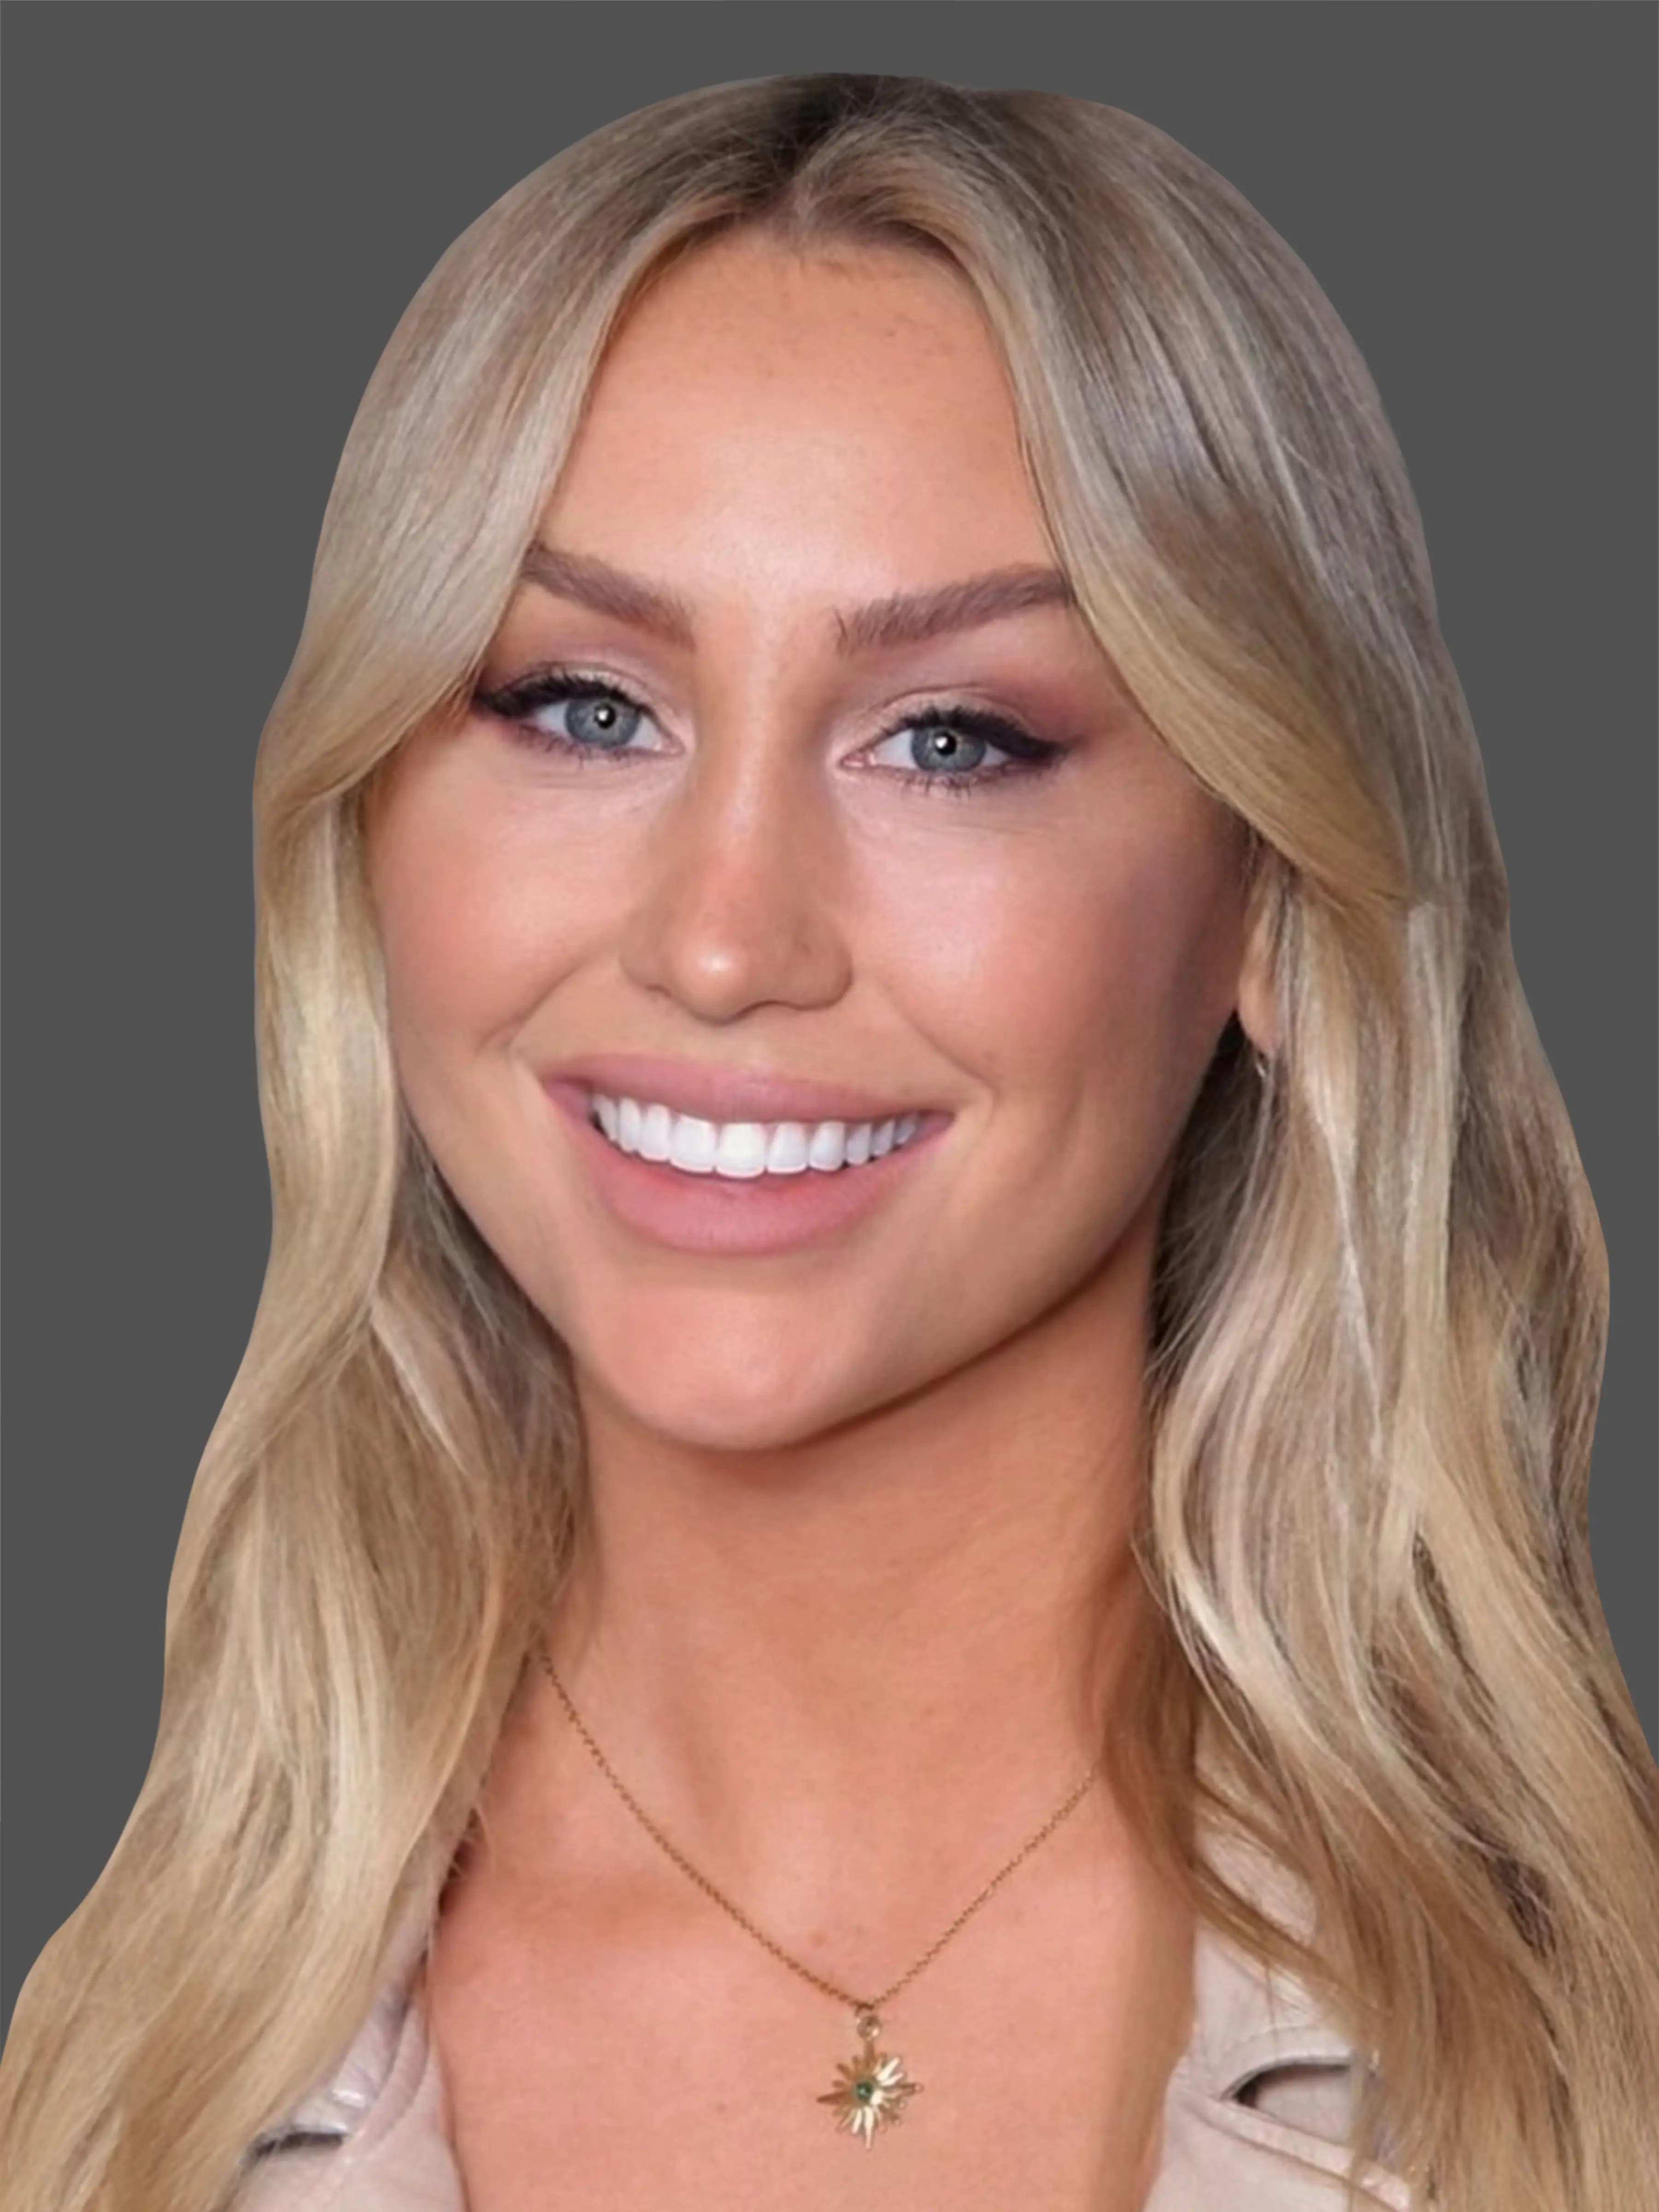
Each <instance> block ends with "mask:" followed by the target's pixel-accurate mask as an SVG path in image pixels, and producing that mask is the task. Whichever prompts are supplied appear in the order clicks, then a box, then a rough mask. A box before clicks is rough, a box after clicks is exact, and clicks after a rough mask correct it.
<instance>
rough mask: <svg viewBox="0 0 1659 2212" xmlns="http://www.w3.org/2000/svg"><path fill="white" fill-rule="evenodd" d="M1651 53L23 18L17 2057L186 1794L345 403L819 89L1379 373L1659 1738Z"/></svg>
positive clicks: (405, 19) (13, 1651) (1436, 9)
mask: <svg viewBox="0 0 1659 2212" xmlns="http://www.w3.org/2000/svg"><path fill="white" fill-rule="evenodd" d="M1655 25H1656V17H1655V15H1654V12H1653V11H1652V10H1651V9H1650V8H1649V7H1647V6H1645V5H1641V4H1620V3H1618V0H1613V3H1610V4H1595V3H1594V0H1593V3H1592V4H1567V5H1556V4H1545V0H1539V4H1521V5H1514V4H1508V3H1507V0H1425V4H1417V5H1398V4H1382V5H1378V4H1373V0H1356V3H1355V4H1339V3H1338V0H1305V3H1304V4H1297V0H1291V4H1280V0H1273V4H1257V3H1256V0H1241V3H1240V4H1236V5H1214V4H1207V0H1193V3H1192V4H1183V0H1150V4H1091V3H1090V0H1062V4H1054V5H1050V4H1043V0H1022V3H1021V4H1012V5H1011V4H1004V3H1003V0H983V4H974V0H967V4H961V3H960V0H958V4H931V0H930V3H929V4H913V5H902V4H899V5H895V4H881V5H866V4H862V0H847V3H846V4H839V5H811V4H799V5H792V4H787V3H781V4H731V5H720V4H715V5H707V4H703V3H702V0H680V4H673V0H670V3H669V4H659V0H637V4H635V0H598V4H592V5H588V4H537V3H536V0H520V4H496V0H489V3H488V4H483V0H467V4H451V3H449V0H431V4H413V5H410V4H404V0H331V4H326V5H315V4H313V5H310V6H300V5H291V4H275V5H273V4H269V0H254V3H253V4H239V5H235V6H223V5H222V6H200V5H196V4H190V0H186V3H185V4H182V5H179V4H150V3H149V0H117V4H113V5H107V4H42V0H29V3H28V4H17V5H13V6H11V7H9V9H7V11H6V18H5V44H6V54H5V61H6V76H5V100H6V114H5V118H4V137H5V156H4V207H5V216H4V252H5V256H6V260H7V266H8V272H9V298H8V300H7V303H6V305H7V315H6V337H7V355H6V362H5V368H6V374H7V380H8V389H7V398H8V400H9V423H8V428H9V437H8V440H7V444H6V451H5V460H6V465H7V468H8V471H9V477H8V489H9V494H10V513H9V527H8V530H7V533H6V538H5V546H4V551H5V582H6V584H7V585H8V586H9V608H8V611H9V617H10V619H9V625H8V635H7V639H6V642H7V645H8V647H9V653H8V655H7V660H6V687H5V693H4V703H5V707H6V708H7V710H8V716H9V720H8V729H9V736H10V739H11V743H10V748H9V761H8V767H9V773H10V781H11V791H10V798H11V802H12V803H11V807H10V810H9V824H8V840H7V851H6V859H7V861H8V863H9V866H8V868H7V872H6V877H5V904H6V915H5V918H6V921H7V922H8V923H9V929H8V931H7V934H6V940H5V942H6V963H5V983H6V986H7V988H8V990H9V1018H10V1032H9V1039H8V1042H9V1046H10V1053H9V1065H8V1075H9V1083H8V1087H7V1096H6V1106H7V1109H8V1112H9V1117H10V1127H9V1134H10V1138H11V1165H12V1168H13V1174H12V1176H11V1178H10V1188H9V1199H10V1219H9V1230H10V1241H9V1251H8V1253H7V1261H8V1263H9V1264H8V1270H7V1278H6V1287H7V1289H8V1290H9V1292H10V1297H9V1304H8V1308H7V1319H8V1321H9V1346H8V1349H9V1353H10V1376H9V1379H10V1383H11V1390H10V1398H9V1406H8V1408H7V1410H8V1413H9V1427H8V1434H7V1439H6V1441H7V1443H8V1444H9V1449H10V1459H9V1475H10V1481H9V1486H8V1488H7V1491H6V1494H5V1506H6V1523H5V1535H6V1538H7V1540H8V1541H7V1542H6V1546H5V1575H6V1580H5V1586H4V1595H5V1606H4V1615H3V1626H4V1645H3V1656H4V1660H5V1667H4V1675H3V1680H4V1693H5V1705H4V1715H3V1717H4V1723H5V1725H4V1745H5V1755H6V1763H5V1769H4V1779H5V1783H6V1796H5V1814H6V1830H5V1832H6V1844H7V1853H6V1862H5V1871H6V1875H7V1881H6V1888H5V1919H4V1938H5V1941H4V1952H3V1960H0V1967H3V1973H0V2000H3V2005H4V2011H5V2016H6V2017H7V2018H9V2014H10V2007H11V2002H12V2000H13V1997H14V1996H15V1990H16V1986H17V1984H18V1983H19V1981H21V1978H22V1976H23V1974H24V1973H25V1972H27V1968H28V1966H30V1965H31V1964H32V1962H33V1959H34V1956H35V1954H36V1952H37V1951H38V1949H39V1948H40V1945H41V1943H42V1942H44V1941H45V1940H46V1936H48V1935H49V1934H50V1933H51V1931H52V1929H54V1928H55V1927H57V1926H58V1923H59V1922H60V1921H61V1920H63V1919H64V1917H65V1916H66V1915H67V1914H68V1913H69V1912H70V1911H71V1910H72V1909H73V1908H74V1906H75V1905H76V1904H77V1903H78V1901H79V1900H80V1899H81V1898H82V1896H83V1895H84V1893H86V1891H87V1889H88V1887H89V1886H90V1884H91V1883H92V1881H94V1878H95V1876H96V1875H97V1874H98V1872H99V1870H100V1868H101V1867H102V1865H103V1864H104V1862H105V1860H106V1857H107V1856H108V1853H109V1851H110V1849H111V1847H112V1844H114V1842H115V1839H116V1838H117V1836H118V1833H119V1832H120V1829H121V1826H122V1824H123V1823H124V1821H125V1819H126V1817H127V1814H128V1812H129V1810H130V1809H131V1804H132V1801H133V1797H134V1796H135V1793H136V1792H137V1789H138V1786H139V1784H140V1782H141V1780H142V1778H143V1772H144V1769H145V1765H146V1763H147V1761H148V1759H149V1751H150V1747H151V1744H152V1741H153V1739H154V1734H155V1717H156V1708H157V1700H158V1697H159V1693H160V1687H161V1627H162V1612H163V1604H164V1599H165V1594H166V1584H167V1573H168V1570H169V1567H170V1565H171V1561H172V1556H173V1547H174V1545H175V1542H176V1540H177V1535H178V1528H179V1516H180V1514H181V1512H182V1510H183V1506H184V1502H185V1493H186V1492H187V1489H188V1487H189V1485H190V1481H191V1476H192V1474H193V1472H194V1470H195V1467H196V1462H197V1457H198V1455H199V1454H200V1452H201V1449H202V1447H203V1445H204V1442H205V1440H206V1437H207V1434H208V1431H209V1429H210V1426H211V1425H212V1423H213V1420H214V1419H215V1417H216V1414H217V1413H218V1411H219V1408H220V1406H221V1404H222V1401H223V1398H224V1395H225V1392H226V1390H227V1389H228V1387H229V1384H230V1382H231V1378H232V1376H233V1374H234V1370H235V1367H236V1364H237V1361H238V1359H239V1358H240V1354H241V1352H242V1349H243V1346H244V1344H245V1342H246V1333H247V1328H248V1325H249V1322H250V1320H251V1318H252V1311H253V1307H254V1303H255V1298H256V1296H257V1293H258V1285H259V1281H260V1278H261V1274H262V1272H263V1267H264V1256H265V1248H266V1241H267V1236H268V1231H269V1213H268V1206H267V1196H266V1187H265V1174H264V1152H263V1149H262V1146H261V1143H260V1137H259V1128H258V1113H257V1105H256V1099H255V1092H254V1075H253V1049H252V986H251V945H252V917H251V893H250V871H249V780H250V774H251V769H252V759H253V750H254V744H255V741H256V739H257V738H258V732H259V728H260V726H261V723H262V721H263V720H264V715H265V714H266V712H267V710H268V709H269V708H270V702H271V700H272V698H273V696H274V695H275V693H276V688H277V685H278V684H279V683H280V681H281V679H282V677H283V671H284V670H285V668H286V666H287V664H288V661H289V656H290V654H291V653H292V651H293V648H294V646H295V641H296V639H297V636H298V632H299V627H300V621H301V612H302V610H303V605H304V600H305V594H306V588H307V580H308V576H309V572H310V564H311V559H312V555H313V550H314V546H315V541H316V533H317V530H318V526H319V521H320V519H321V513H322V507H323V502H324V500H325V495H326V493H327V490H328V486H329V483H330V481H331V476H332V473H333V470H334V467H335V464H336V461H337V458H338V453H339V449H340V445H341V441H342V440H343V437H344V435H345V432H346V428H347V425H348V423H349V420H350V417H351V414H352V411H353V410H354V408H355V407H356V404H357V400H358V398H359V396H360V394H361V392H362V386H363V384H364V381H365V380H366V379H367V377H368V373H369V370H370V369H371V368H372V367H373V365H374V361H375V358H376V356H377V355H378V354H379V352H380V348H381V347H382V345H383V344H384V343H385V342H386V337H388V335H389V334H390V331H391V329H392V324H393V323H394V321H395V320H396V319H397V317H398V314H399V313H400V312H401V311H402V309H403V307H404V305H405V304H406V302H407V301H408V300H409V298H410V295H411V294H412V293H413V291H414V290H415V289H416V285H417V284H418V283H420V281H421V279H422V277H423V276H425V275H426V273H427V271H428V269H429V268H430V267H431V266H432V264H433V263H434V262H435V260H436V258H437V257H438V256H439V254H440V253H441V252H442V250H443V249H444V247H445V246H447V245H448V244H449V242H450V241H451V240H452V239H453V238H454V237H455V236H456V234H458V233H459V231H460V230H461V229H463V228H465V225H466V224H467V223H468V222H471V219H472V218H473V216H476V215H477V214H478V213H479V212H481V211H482V210H483V208H484V207H485V206H486V205H487V204H489V202H491V201H492V200H494V199H495V197H497V196H498V195H499V194H500V193H501V192H502V191H505V190H506V189H507V186H508V185H512V184H513V183H514V182H515V181H516V180H517V179H519V178H520V177H521V176H523V175H524V174H525V173H526V172H527V171H529V170H530V169H532V168H533V167H535V166H536V165H537V164H538V163H539V162H540V161H544V160H545V159H546V158H547V157H548V156H549V155H551V154H552V153H554V152H556V150H557V149H559V148H560V147H562V146H563V145H565V144H567V143H568V142H569V141H570V140H572V139H574V138H576V137H580V136H582V135H584V134H585V133H586V132H587V131H590V130H592V129H594V128H596V127H597V126H598V125H599V124H601V123H603V122H605V121H606V120H608V119H609V118H611V117H614V116H616V115H618V114H621V113H623V112H626V111H628V110H629V109H632V108H635V107H639V106H643V105H645V104H646V103H647V102H648V101H650V100H657V99H660V98H663V97H665V96H666V95H667V94H671V93H673V92H677V91H680V90H683V89H684V88H688V87H690V86H695V85H700V84H708V83H714V82H721V81H724V80H728V79H732V78H737V77H752V76H763V75H767V74H769V73H771V72H773V71H775V70H797V69H819V68H852V69H881V70H897V71H902V72H914V73H916V74H921V75H928V76H942V77H946V78H950V79H953V80H955V81H957V82H963V83H968V84H977V85H1004V86H1006V85H1034V86H1044V87H1049V88H1054V89H1058V90H1062V91H1066V92H1072V93H1076V94H1082V95H1084V96H1085V97H1087V98H1091V99H1095V100H1103V101H1107V102H1109V103H1111V104H1113V105H1115V106H1121V107H1125V108H1127V109H1129V110H1131V111H1132V112H1134V113H1136V114H1139V115H1142V116H1145V117H1146V118H1148V119H1149V120H1151V121H1152V122H1154V123H1157V124H1158V125H1160V126H1161V127H1162V128H1164V130H1166V131H1169V132H1170V133H1171V134H1172V135H1173V136H1174V137H1176V138H1177V139H1180V140H1181V141H1182V142H1183V143H1185V144H1187V145H1188V146H1189V147H1191V148H1192V149H1194V151H1195V152H1196V153H1198V154H1200V155H1201V156H1203V158H1204V159H1206V161H1209V162H1211V163H1212V165H1213V166H1214V167H1216V168H1218V169H1219V170H1220V171H1221V173H1223V174H1224V175H1225V176H1226V177H1228V178H1230V179H1231V180H1232V181H1233V182H1234V183H1236V184H1237V185H1238V186H1239V187H1240V188H1241V189H1242V190H1243V191H1244V192H1245V193H1246V194H1247V195H1248V196H1249V198H1250V199H1252V200H1253V201H1254V202H1255V204H1256V206H1257V207H1259V208H1260V209H1261V210H1262V212H1263V213H1264V214H1265V215H1266V216H1267V217H1268V219H1269V220H1270V221H1271V222H1273V223H1274V224H1275V225H1276V226H1277V227H1278V228H1279V230H1281V231H1282V232H1283V233H1284V234H1285V237H1286V238H1287V239H1288V240H1290V242H1291V245H1292V246H1295V247H1296V249H1297V251H1298V252H1300V253H1301V254H1302V256H1303V258H1304V259H1305V260H1306V261H1307V262H1308V263H1309V264H1310V266H1311V268H1312V269H1313V270H1314V272H1315V274H1316V276H1318V277H1319V279H1320V280H1321V282H1322V283H1323V284H1324V286H1325V288H1326V289H1327V290H1328V293H1329V294H1330V295H1331V297H1332V299H1333V300H1334V302H1335V304H1336V307H1337V308H1338V310H1339V311H1340V313H1342V315H1343V316H1344V317H1345V318H1346V320H1347V322H1348V324H1349V325H1350V327H1351V328H1352V331H1354V334H1355V336H1356V337H1357V338H1358V342H1359V343H1360V345H1361V346H1362V348H1363V349H1364V352H1365V354H1366V356H1367V357H1368V359H1369V360H1370V363H1371V366H1372V368H1373V370H1374V372H1375V374H1376V378H1377V380H1378V382H1379V384H1380V386H1381V387H1382V391H1383V398H1384V401H1385V403H1386V404H1387V406H1388V409H1389V415H1390V416H1391V418H1392V420H1393V422H1394V423H1395V428H1396V430H1397V431H1398V434H1399V435H1400V438H1401V443H1402V445H1403V446H1404V448H1405V452H1406V457H1407V463H1408V464H1409V465H1410V468H1411V471H1412V475H1413V482H1414V483H1415V485H1416V487H1417V489H1418V493H1419V498H1420V500H1421V503H1422V506H1423V509H1424V514H1425V521H1426V526H1427V530H1428V537H1429V544H1430V549H1431V555H1432V557H1433V561H1434V567H1435V573H1436V577H1437V585H1438V590H1439V596H1440V604H1441V611H1442V616H1443V626H1444V629H1445V631H1446V635H1447V636H1448V639H1449V643H1450V646H1451V648H1452V651H1453V653H1454V655H1455V659H1456V661H1457V665H1458V668H1459V671H1460V672H1461V674H1462V678H1463V681H1464V684H1465V687H1466V689H1467V690H1468V696H1469V699H1470V702H1471V705H1472V707H1473V709H1474V718H1475V722H1476V726H1477V728H1478V729H1479V731H1480V737H1481V742H1482V746H1483V749H1484V752H1485V757H1486V764H1487V771H1488V777H1489V781H1490V787H1491V792H1492V805H1493V808H1494V811H1495V812H1496V815H1497V817H1498V829H1499V832H1500V835H1501V836H1502V840H1503V845H1504V854H1505V856H1506V858H1507V860H1508V863H1509V866H1510V877H1511V884H1512V890H1513V897H1514V939H1515V945H1516V955H1517V957H1518V960H1519V963H1520V967H1521V972H1522V976H1523V978H1524V981H1525V983H1526V987H1527V991H1528V997H1529V1000H1530V1001H1531V1004H1532V1006H1533V1009H1534V1014H1535V1016H1536V1018H1537V1021H1538V1025H1539V1029H1540V1030H1541V1034H1542V1036H1543V1039H1544V1042H1545V1045H1546V1047H1547V1050H1548V1053H1549V1055H1550V1059H1551V1061H1552V1064H1553V1066H1554V1068H1555V1071H1556V1073H1557V1075H1558V1076H1559V1079H1560V1082H1561V1085H1562V1088H1563V1090H1564V1091H1565V1094H1566V1099H1567V1103H1568V1106H1569V1109H1570V1110H1571V1115H1572V1118H1573V1122H1574V1126H1575V1127H1576V1129H1577V1135H1578V1139H1579V1143H1580V1146H1581V1148H1582V1151H1583V1157H1584V1161H1585V1164H1586V1167H1587V1169H1588V1170H1589V1177H1590V1181H1591V1183H1592V1185H1593V1187H1594V1188H1595V1194H1596V1198H1597V1201H1598V1204H1599V1206H1600V1208H1601V1217H1602V1221H1603V1224H1604V1226H1605V1229H1606V1232H1607V1242H1608V1244H1609V1247H1610V1249H1611V1252H1612V1262H1613V1294H1614V1295H1613V1340H1612V1345H1611V1348H1610V1350H1609V1353H1608V1358H1607V1378H1606V1386H1605V1392H1604V1396H1603V1401H1602V1411H1601V1424H1600V1427H1599V1430H1598V1432H1597V1442H1596V1453H1595V1483H1594V1490H1593V1495H1594V1516H1593V1524H1594V1525H1593V1534H1594V1542H1595V1562H1596V1569H1597V1573H1598V1576H1599V1577H1600V1586H1601V1594H1602V1597H1603V1601H1604V1603H1605V1606H1606V1609H1607V1616H1608V1619H1609V1622H1610V1625H1611V1626H1612V1628H1613V1634H1614V1637H1615V1639H1616V1641H1617V1644H1618V1647H1619V1650H1620V1654H1621V1656H1622V1659H1623V1662H1624V1667H1625V1672H1626V1677H1627V1679H1628V1680H1629V1682H1630V1685H1631V1688H1632V1694H1633V1695H1634V1697H1635V1699H1636V1701H1637V1704H1638V1707H1639V1708H1640V1710H1641V1711H1642V1714H1643V1717H1644V1723H1645V1725H1646V1728H1647V1730H1648V1734H1649V1737H1650V1741H1652V1740H1654V1739H1655V1736H1656V1721H1659V1665H1656V1659H1659V1652H1656V1623H1655V1602H1654V1600H1655V1590H1656V1549H1659V1547H1656V1534H1659V1495H1656V1484H1655V1468H1656V1453H1655V1443H1656V1438H1655V1419H1654V1415H1655V1406H1654V1391H1653V1372H1654V1368H1653V1353H1654V1344H1655V1319H1656V1316H1655V1291H1656V1269H1655V1235H1654V1225H1655V1196H1656V1192H1655V1164H1654V1146H1653V1141H1652V1140H1653V1132H1654V1127H1655V1107H1656V1030H1655V1020H1654V1007H1655V999H1656V981H1659V977H1656V957H1655V954H1656V933H1655V927H1654V922H1655V915H1654V905H1655V900H1654V891H1655V845H1654V823H1655V801H1656V795H1659V794H1656V752H1655V742H1654V738H1655V686H1654V666H1653V609H1654V601H1655V585H1656V576H1655V556H1654V501H1653V486H1654V479H1655V460H1656V454H1655V433H1654V422H1653V390H1654V376H1655V346H1654V330H1655V315H1654V307H1655V287H1654V276H1653V270H1654V264H1655V246H1656V240H1655V235H1654V232H1655V219H1654V204H1655V196H1654V146H1655V133H1654V118H1653V109H1652V95H1651V86H1652V82H1653V76H1654V63H1655V58H1656V54H1655V46H1656V37H1655Z"/></svg>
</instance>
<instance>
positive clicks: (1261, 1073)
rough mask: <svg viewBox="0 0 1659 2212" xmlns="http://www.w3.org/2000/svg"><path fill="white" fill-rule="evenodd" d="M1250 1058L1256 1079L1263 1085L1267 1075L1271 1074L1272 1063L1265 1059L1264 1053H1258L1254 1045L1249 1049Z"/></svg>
mask: <svg viewBox="0 0 1659 2212" xmlns="http://www.w3.org/2000/svg"><path fill="white" fill-rule="evenodd" d="M1250 1058H1251V1060H1253V1061H1254V1063H1255V1072H1256V1074H1257V1076H1258V1078H1259V1079H1261V1081H1262V1082H1263V1083H1265V1082H1266V1081H1267V1077H1268V1075H1269V1073H1271V1072H1272V1066H1273V1063H1272V1062H1271V1061H1270V1060H1268V1059H1267V1055H1266V1054H1264V1053H1260V1052H1258V1051H1257V1050H1256V1049H1255V1046H1254V1045H1252V1046H1251V1048H1250Z"/></svg>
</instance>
